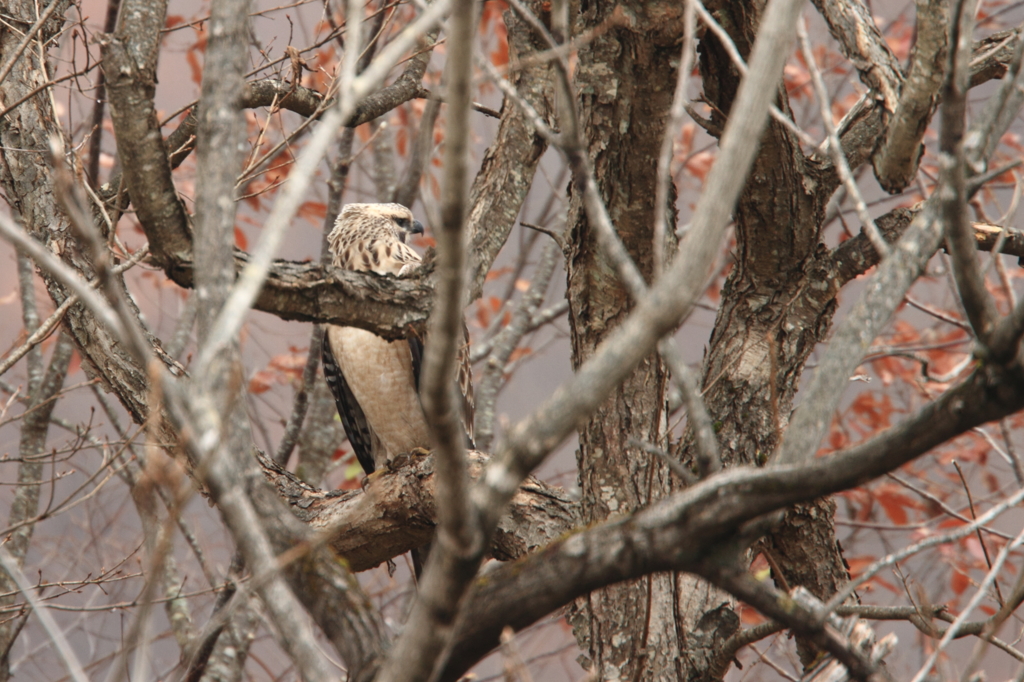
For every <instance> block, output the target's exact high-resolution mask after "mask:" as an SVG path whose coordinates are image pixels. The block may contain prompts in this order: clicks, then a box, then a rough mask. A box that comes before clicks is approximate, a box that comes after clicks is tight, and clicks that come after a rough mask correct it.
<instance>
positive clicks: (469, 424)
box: [409, 323, 476, 449]
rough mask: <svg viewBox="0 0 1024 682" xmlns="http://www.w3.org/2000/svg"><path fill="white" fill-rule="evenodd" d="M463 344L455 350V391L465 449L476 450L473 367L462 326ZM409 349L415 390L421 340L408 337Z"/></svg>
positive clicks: (421, 366)
mask: <svg viewBox="0 0 1024 682" xmlns="http://www.w3.org/2000/svg"><path fill="white" fill-rule="evenodd" d="M462 337H463V342H462V344H461V345H460V346H459V348H458V350H456V356H455V362H456V363H457V364H458V369H457V370H456V374H455V389H456V391H457V393H458V396H459V398H460V399H461V401H462V409H461V410H460V412H461V415H462V426H463V428H464V429H465V430H466V447H467V448H470V449H475V448H476V443H475V442H474V440H473V418H474V416H475V413H476V400H475V398H474V396H473V366H472V364H471V363H470V361H469V327H467V326H466V324H465V323H463V325H462ZM409 349H410V350H411V351H412V371H413V376H415V377H416V390H417V391H418V390H419V388H420V373H421V372H422V371H423V340H422V339H421V338H420V337H418V336H410V337H409Z"/></svg>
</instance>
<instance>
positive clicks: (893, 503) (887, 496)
mask: <svg viewBox="0 0 1024 682" xmlns="http://www.w3.org/2000/svg"><path fill="white" fill-rule="evenodd" d="M875 499H876V500H878V504H880V505H882V509H884V510H885V515H886V516H888V517H889V519H890V520H891V521H892V522H893V523H895V524H896V525H898V526H903V525H906V523H907V510H906V509H905V507H906V506H908V503H909V502H911V500H910V499H909V498H908V497H907V496H906V495H901V494H900V493H894V492H889V491H887V490H880V491H876V493H875Z"/></svg>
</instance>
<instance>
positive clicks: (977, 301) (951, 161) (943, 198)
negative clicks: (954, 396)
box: [936, 0, 1024, 360]
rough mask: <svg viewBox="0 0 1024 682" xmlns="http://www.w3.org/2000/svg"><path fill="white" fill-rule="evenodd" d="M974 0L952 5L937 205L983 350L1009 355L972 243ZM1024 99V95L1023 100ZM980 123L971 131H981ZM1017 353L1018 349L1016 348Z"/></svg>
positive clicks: (955, 272)
mask: <svg viewBox="0 0 1024 682" xmlns="http://www.w3.org/2000/svg"><path fill="white" fill-rule="evenodd" d="M976 6H977V4H976V2H974V1H973V0H966V1H965V2H958V3H956V4H954V5H953V6H952V7H951V10H950V13H951V21H950V50H949V57H948V59H947V77H946V81H945V83H944V84H943V88H942V131H941V135H940V136H939V150H940V153H939V170H940V175H939V188H938V190H937V191H936V194H937V195H938V197H939V198H938V207H937V209H938V211H939V216H940V218H941V220H942V222H943V226H944V230H945V233H946V245H947V247H948V248H949V255H950V257H951V260H952V263H953V275H954V277H955V279H956V286H957V289H958V290H959V292H960V299H961V300H962V301H963V304H964V310H965V311H966V313H967V319H968V320H970V322H971V327H973V328H974V333H975V335H976V336H977V337H978V341H979V343H980V344H981V346H982V352H983V353H986V352H988V351H991V352H993V353H998V355H997V356H996V358H997V360H1001V359H1005V358H1006V353H1007V352H1008V351H1009V350H1010V349H995V348H991V340H990V335H991V333H992V331H993V329H994V327H995V324H996V318H997V315H998V313H997V312H996V308H995V302H994V301H993V300H992V297H991V295H989V293H988V290H987V289H986V288H985V275H984V273H983V271H982V269H981V264H980V263H979V262H978V256H977V252H976V250H975V248H974V244H973V243H972V239H971V237H972V235H971V227H970V222H969V220H968V217H967V188H966V173H967V168H966V164H965V161H966V155H965V150H964V143H963V141H964V135H965V130H966V125H967V124H966V116H967V88H968V82H967V79H968V75H967V68H968V65H967V61H968V59H969V58H970V51H971V34H972V33H973V29H974V11H975V7H976ZM1021 101H1022V102H1024V100H1021ZM976 130H977V129H976V128H973V129H972V133H975V134H976ZM1012 354H1013V355H1015V354H1016V350H1013V351H1012Z"/></svg>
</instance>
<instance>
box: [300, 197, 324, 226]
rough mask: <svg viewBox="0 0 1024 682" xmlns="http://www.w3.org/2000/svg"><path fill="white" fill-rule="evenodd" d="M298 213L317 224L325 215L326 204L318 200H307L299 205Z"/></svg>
mask: <svg viewBox="0 0 1024 682" xmlns="http://www.w3.org/2000/svg"><path fill="white" fill-rule="evenodd" d="M299 215H300V216H302V217H303V218H305V219H307V220H308V221H309V222H311V223H314V224H319V223H320V222H321V221H323V219H324V218H326V217H327V204H325V203H322V202H319V201H307V202H306V203H304V204H303V205H302V206H300V207H299Z"/></svg>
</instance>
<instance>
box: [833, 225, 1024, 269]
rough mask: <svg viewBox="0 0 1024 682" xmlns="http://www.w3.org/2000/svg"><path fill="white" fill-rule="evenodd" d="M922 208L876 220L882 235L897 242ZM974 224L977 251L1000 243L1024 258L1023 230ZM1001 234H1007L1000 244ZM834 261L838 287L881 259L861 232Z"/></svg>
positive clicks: (839, 249) (841, 248)
mask: <svg viewBox="0 0 1024 682" xmlns="http://www.w3.org/2000/svg"><path fill="white" fill-rule="evenodd" d="M921 210H922V207H921V205H918V206H915V207H913V208H902V207H901V208H895V209H893V210H892V211H889V212H888V213H886V214H885V215H883V216H881V217H880V218H878V219H877V220H876V221H875V222H876V224H877V225H878V229H879V231H880V232H881V233H882V237H883V238H884V239H885V240H886V241H887V242H889V243H890V244H895V243H896V242H898V241H899V239H900V237H902V236H903V233H904V232H906V230H907V227H909V225H910V223H911V221H913V220H914V218H915V217H917V216H918V215H919V214H920V213H921ZM971 227H972V229H973V231H974V244H975V247H976V248H977V250H978V251H992V250H993V249H994V248H996V247H997V246H999V253H1005V254H1009V255H1011V256H1017V257H1018V258H1024V232H1022V231H1021V230H1017V229H1014V228H1010V227H1000V226H999V225H990V224H988V223H980V222H975V223H971ZM1000 235H1005V236H1004V237H1003V240H1002V243H1001V244H1000ZM832 262H833V264H834V265H833V266H834V267H835V268H836V272H837V278H838V279H837V280H836V286H838V287H839V288H842V287H843V286H844V285H846V283H848V282H849V281H850V280H852V279H855V278H857V277H860V276H861V275H863V274H864V273H865V272H867V271H868V270H870V269H871V268H872V267H874V266H876V265H878V262H879V258H878V254H877V253H876V252H875V249H874V247H873V246H872V245H871V243H870V241H869V240H868V238H867V235H865V234H858V235H857V236H856V237H853V238H851V239H847V240H846V241H845V242H843V243H842V244H840V245H839V246H837V247H836V248H835V249H833V250H832Z"/></svg>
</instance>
